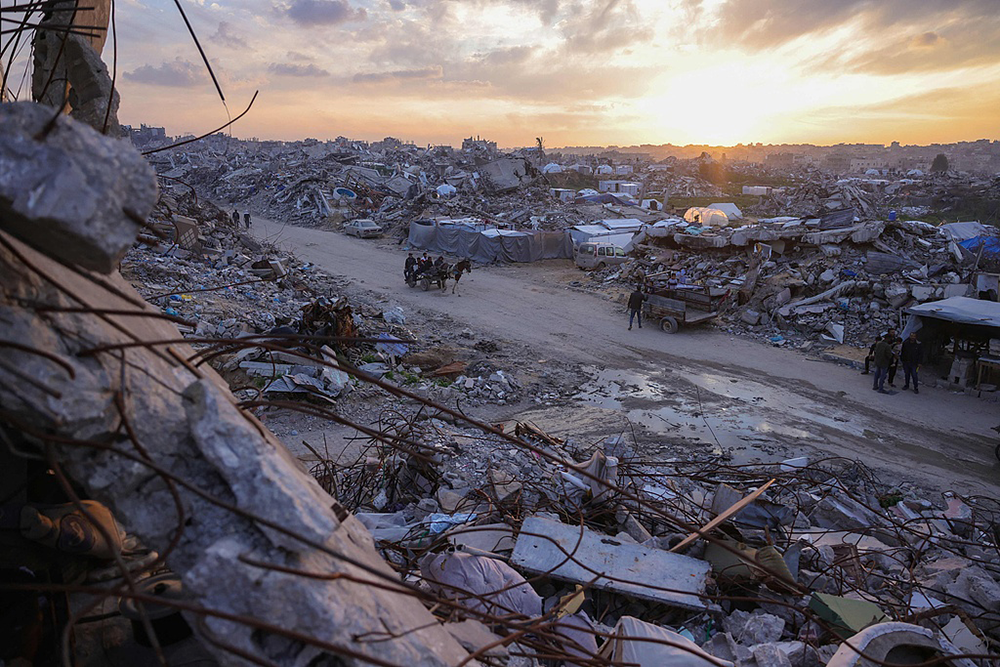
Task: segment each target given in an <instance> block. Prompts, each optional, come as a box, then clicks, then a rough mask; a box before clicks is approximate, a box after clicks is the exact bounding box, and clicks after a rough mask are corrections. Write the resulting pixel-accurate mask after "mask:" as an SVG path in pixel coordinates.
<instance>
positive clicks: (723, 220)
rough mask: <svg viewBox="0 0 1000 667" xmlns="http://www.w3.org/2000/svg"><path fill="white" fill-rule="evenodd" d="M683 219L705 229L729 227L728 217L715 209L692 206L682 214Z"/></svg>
mask: <svg viewBox="0 0 1000 667" xmlns="http://www.w3.org/2000/svg"><path fill="white" fill-rule="evenodd" d="M684 219H685V220H687V221H688V222H693V223H696V224H699V225H705V226H706V227H728V226H729V216H727V215H726V214H725V213H724V212H722V211H720V210H719V209H717V208H708V207H702V206H692V207H691V208H689V209H688V210H687V212H686V213H685V214H684Z"/></svg>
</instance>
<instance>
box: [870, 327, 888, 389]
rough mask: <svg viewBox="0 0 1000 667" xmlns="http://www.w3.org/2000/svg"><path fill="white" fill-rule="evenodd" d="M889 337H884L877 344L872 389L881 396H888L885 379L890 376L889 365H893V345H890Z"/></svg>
mask: <svg viewBox="0 0 1000 667" xmlns="http://www.w3.org/2000/svg"><path fill="white" fill-rule="evenodd" d="M888 338H889V337H888V336H884V337H882V339H881V340H879V342H878V343H876V344H875V355H874V356H875V359H874V362H875V382H874V383H873V384H872V389H873V390H875V391H877V392H878V393H880V394H888V393H889V392H887V391H886V390H885V379H886V376H888V375H889V364H891V363H892V345H890V344H889V341H888Z"/></svg>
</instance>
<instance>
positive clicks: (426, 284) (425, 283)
mask: <svg viewBox="0 0 1000 667" xmlns="http://www.w3.org/2000/svg"><path fill="white" fill-rule="evenodd" d="M420 287H422V288H423V290H424V291H425V292H426V291H427V290H429V289H430V288H431V281H430V278H424V279H423V280H421V281H420Z"/></svg>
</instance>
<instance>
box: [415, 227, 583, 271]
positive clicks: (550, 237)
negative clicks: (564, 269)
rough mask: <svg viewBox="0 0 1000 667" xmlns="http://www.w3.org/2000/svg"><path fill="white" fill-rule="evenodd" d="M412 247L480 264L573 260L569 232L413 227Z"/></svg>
mask: <svg viewBox="0 0 1000 667" xmlns="http://www.w3.org/2000/svg"><path fill="white" fill-rule="evenodd" d="M409 241H410V245H411V246H413V247H414V248H420V249H421V250H426V251H428V252H434V253H447V254H449V255H454V256H457V257H468V258H469V259H471V260H473V261H475V262H479V263H491V262H535V261H538V260H540V259H572V258H573V242H572V240H571V239H570V237H569V234H567V233H566V232H513V233H511V232H497V231H496V230H487V231H486V232H481V231H477V230H474V229H471V228H469V227H465V226H462V225H431V224H427V223H421V222H416V221H414V222H411V223H410V238H409Z"/></svg>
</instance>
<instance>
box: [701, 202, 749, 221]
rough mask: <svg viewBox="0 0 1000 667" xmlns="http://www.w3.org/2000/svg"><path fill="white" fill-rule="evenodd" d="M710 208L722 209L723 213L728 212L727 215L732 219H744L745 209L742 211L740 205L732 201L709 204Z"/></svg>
mask: <svg viewBox="0 0 1000 667" xmlns="http://www.w3.org/2000/svg"><path fill="white" fill-rule="evenodd" d="M708 208H714V209H717V210H719V211H722V212H723V213H725V214H726V217H727V218H729V219H730V220H742V219H743V211H741V210H740V209H739V207H738V206H736V204H733V203H732V202H730V203H719V204H709V205H708Z"/></svg>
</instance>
